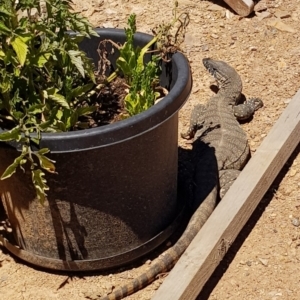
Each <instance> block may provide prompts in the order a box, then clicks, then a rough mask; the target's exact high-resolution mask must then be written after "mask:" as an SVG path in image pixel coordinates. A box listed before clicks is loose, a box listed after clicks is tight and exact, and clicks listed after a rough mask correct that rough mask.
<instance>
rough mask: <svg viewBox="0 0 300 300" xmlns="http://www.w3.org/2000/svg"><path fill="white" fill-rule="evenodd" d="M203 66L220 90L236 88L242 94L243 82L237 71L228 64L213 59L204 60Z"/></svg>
mask: <svg viewBox="0 0 300 300" xmlns="http://www.w3.org/2000/svg"><path fill="white" fill-rule="evenodd" d="M203 65H204V67H205V68H206V69H207V70H208V72H209V73H210V74H211V75H212V76H214V78H215V79H216V81H217V82H218V85H219V88H220V89H221V88H226V87H227V86H229V87H230V89H232V88H236V90H237V91H239V92H241V90H242V80H241V78H240V76H239V74H238V73H237V72H236V70H235V69H234V68H232V67H231V66H229V65H228V64H227V63H226V62H224V61H221V60H214V59H211V58H204V59H203Z"/></svg>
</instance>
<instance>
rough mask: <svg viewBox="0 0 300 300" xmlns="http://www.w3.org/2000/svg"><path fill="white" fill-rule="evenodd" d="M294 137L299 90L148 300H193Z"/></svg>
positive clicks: (298, 130)
mask: <svg viewBox="0 0 300 300" xmlns="http://www.w3.org/2000/svg"><path fill="white" fill-rule="evenodd" d="M299 142H300V90H299V91H298V92H297V94H296V95H295V96H294V97H293V99H292V100H291V101H290V103H289V105H288V106H287V108H286V109H285V110H284V111H283V113H282V115H281V116H280V118H279V119H278V121H277V122H276V123H275V125H274V126H273V127H272V128H271V130H270V132H269V134H268V135H267V136H266V138H265V139H264V140H263V142H262V144H261V145H260V147H259V148H258V149H257V151H256V152H255V154H254V155H253V157H252V158H251V159H250V161H249V162H248V164H247V165H246V167H245V168H244V170H243V171H242V172H241V174H240V175H239V177H238V178H237V179H236V181H235V182H234V184H233V185H232V186H231V188H230V189H229V191H228V192H227V193H226V195H225V197H224V198H223V199H222V201H221V202H220V203H219V205H218V206H217V207H216V209H215V210H214V212H213V213H212V215H211V216H210V218H209V219H208V220H207V222H206V223H205V225H204V226H203V227H202V229H201V230H200V231H199V233H198V234H197V236H196V237H195V239H194V240H193V241H192V243H191V244H190V246H189V247H188V248H187V250H186V251H185V253H184V254H183V255H182V257H181V258H180V260H179V261H178V262H177V264H176V265H175V267H174V268H173V270H172V271H171V272H170V274H169V275H168V277H167V278H166V279H165V280H164V282H163V284H162V285H161V287H160V288H159V289H158V291H157V292H156V293H155V295H154V297H153V298H152V299H153V300H161V299H164V300H177V299H180V300H193V299H195V298H196V297H197V295H198V294H199V293H200V291H201V289H202V288H203V286H204V284H205V283H206V281H207V280H208V279H209V277H210V276H211V274H212V273H213V271H214V270H215V268H216V267H217V265H218V264H219V262H220V261H221V260H222V258H223V257H224V255H225V253H226V252H227V250H228V248H229V247H230V245H231V244H232V243H233V241H234V240H235V238H236V237H237V235H238V234H239V232H240V231H241V229H242V228H243V226H244V225H245V223H246V222H247V221H248V219H249V218H250V216H251V214H252V213H253V211H254V209H255V208H256V207H257V205H258V203H259V202H260V200H261V199H262V197H263V196H264V194H265V193H266V192H267V190H268V188H269V187H270V185H271V184H272V182H273V181H274V179H275V178H276V176H277V175H278V173H279V172H280V170H281V169H282V167H283V165H284V164H285V163H286V161H287V160H288V158H289V156H290V155H291V154H292V152H293V150H294V149H295V148H296V146H297V145H298V144H299Z"/></svg>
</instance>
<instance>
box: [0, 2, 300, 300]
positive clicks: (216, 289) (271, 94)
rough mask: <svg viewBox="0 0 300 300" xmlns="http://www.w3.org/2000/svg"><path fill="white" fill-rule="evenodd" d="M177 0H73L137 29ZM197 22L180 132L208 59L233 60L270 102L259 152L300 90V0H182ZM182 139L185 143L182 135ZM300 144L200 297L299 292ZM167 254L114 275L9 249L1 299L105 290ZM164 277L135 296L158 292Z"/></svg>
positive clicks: (288, 296)
mask: <svg viewBox="0 0 300 300" xmlns="http://www.w3.org/2000/svg"><path fill="white" fill-rule="evenodd" d="M172 5H173V2H172V1H169V0H160V1H146V0H145V1H143V0H135V1H134V0H132V1H129V0H108V1H103V0H86V1H79V0H74V9H75V10H76V11H80V12H82V13H83V15H85V16H87V17H89V19H90V21H91V22H92V23H93V24H94V25H95V26H104V27H118V28H123V27H124V26H125V24H126V20H127V17H128V16H129V14H130V13H133V12H134V13H136V14H137V22H138V30H139V31H144V32H148V33H151V28H153V27H154V25H155V24H158V23H160V22H162V21H164V20H169V19H170V18H171V16H172ZM179 8H180V10H184V11H188V12H189V14H190V18H191V22H190V25H189V27H188V32H187V35H186V39H185V52H186V55H187V56H188V58H189V60H190V63H191V68H192V72H193V78H194V87H193V91H192V94H191V97H190V98H189V100H188V102H187V103H186V105H185V106H184V107H183V108H182V110H181V112H180V124H179V126H180V131H183V130H184V129H186V128H187V124H188V118H189V114H190V111H191V109H192V107H193V106H194V105H195V104H196V103H198V102H203V103H204V102H205V101H207V100H208V99H209V97H210V96H211V95H212V91H211V90H210V88H209V86H210V83H211V77H210V75H209V74H208V73H207V72H206V71H205V69H204V67H203V66H202V62H201V61H202V59H203V58H204V57H212V58H216V59H221V60H224V61H226V62H228V63H230V64H231V65H232V66H233V67H235V68H236V70H237V71H238V72H239V74H240V75H241V77H242V80H243V83H244V94H245V95H246V96H259V97H261V98H262V99H263V101H264V107H263V108H262V109H260V110H259V111H258V112H257V113H256V114H255V116H254V118H253V120H252V121H251V122H249V123H246V124H244V125H243V128H244V130H245V131H246V132H247V134H248V137H249V143H250V146H251V150H252V152H255V150H256V149H257V147H258V146H259V145H260V143H261V141H262V140H263V139H264V137H265V136H266V135H267V134H268V132H269V130H270V128H271V127H272V126H273V124H274V123H275V122H276V120H277V119H278V117H279V116H280V114H281V113H282V111H283V110H284V108H285V107H286V106H287V105H288V103H289V101H290V99H291V98H292V97H293V95H294V94H295V93H296V91H297V90H298V89H299V88H300V63H299V60H300V34H299V32H300V5H299V0H286V1H281V0H274V1H271V0H269V1H268V0H262V1H260V2H259V3H258V5H257V6H256V10H257V12H256V13H253V14H252V15H251V16H250V17H247V18H241V17H239V16H237V15H235V14H234V13H232V11H230V10H229V9H228V7H227V6H226V5H225V4H224V3H223V2H222V1H219V2H213V1H191V0H179ZM179 143H180V145H184V143H185V141H184V140H182V139H180V138H179ZM298 153H299V147H298V148H297V150H296V151H295V152H294V154H293V155H292V157H291V158H290V159H289V161H288V162H287V164H286V165H285V167H284V169H283V170H282V171H281V173H280V174H279V176H278V178H277V179H276V181H275V182H274V184H273V185H272V186H271V188H270V189H269V191H268V192H267V194H266V195H265V197H264V198H263V199H262V201H261V203H260V204H259V206H258V207H257V209H256V211H255V213H254V214H253V216H252V217H251V219H250V220H249V222H248V223H247V225H246V226H245V228H244V229H243V231H242V232H241V233H240V235H239V237H238V238H237V240H236V241H235V243H234V244H233V246H232V247H231V248H230V250H229V251H228V253H227V255H226V257H225V258H224V260H223V261H222V262H221V264H220V266H219V267H218V268H217V270H216V271H215V272H214V274H213V276H212V277H211V279H210V280H209V282H208V283H207V284H206V286H205V288H204V289H203V291H202V292H201V294H200V295H199V298H198V299H201V300H205V299H209V300H215V299H218V300H223V299H231V300H242V299H247V300H296V299H300V289H299V284H300V227H299V226H297V222H296V221H295V220H296V219H297V218H299V217H300V196H299V188H300V183H299V182H300V156H299V154H298ZM157 255H159V253H157V252H156V253H155V254H153V255H152V256H150V257H146V258H144V259H141V260H140V261H138V262H137V263H136V264H135V265H133V266H129V267H128V268H126V269H124V268H122V269H118V270H116V271H113V272H111V273H107V272H106V273H103V272H102V273H101V272H98V273H96V274H93V275H87V276H81V277H78V276H73V277H68V276H67V275H65V274H54V273H51V272H44V271H40V270H37V269H35V268H32V267H30V266H27V265H26V264H24V263H22V262H20V261H19V260H16V259H14V258H13V257H12V256H10V255H9V254H8V253H7V252H6V251H5V250H4V249H3V248H0V295H1V296H0V297H1V299H15V300H19V299H24V300H31V299H32V300H33V299H34V300H38V299H47V300H48V299H61V300H62V299H74V300H79V299H85V296H86V295H88V294H90V293H95V294H105V293H108V292H110V291H111V290H112V289H113V288H114V287H115V286H118V285H120V284H124V283H126V282H127V281H129V280H130V279H131V278H133V277H135V276H136V275H137V274H140V273H142V272H143V271H144V270H145V269H147V268H148V266H149V264H150V263H151V260H152V259H154V258H155V256H157ZM162 281H163V278H160V279H158V280H157V281H155V282H154V283H152V284H151V285H149V286H148V287H146V288H145V289H144V290H142V291H140V292H138V293H136V294H134V295H132V296H130V297H128V298H127V299H128V300H137V299H138V300H146V299H150V298H151V296H152V295H153V294H154V293H155V290H156V289H157V288H158V287H159V285H160V284H161V282H162Z"/></svg>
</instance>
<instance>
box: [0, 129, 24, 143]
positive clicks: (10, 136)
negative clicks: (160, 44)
mask: <svg viewBox="0 0 300 300" xmlns="http://www.w3.org/2000/svg"><path fill="white" fill-rule="evenodd" d="M20 139H21V130H20V127H19V126H17V127H15V128H13V129H11V130H9V131H4V132H2V133H0V141H2V142H8V141H13V140H15V141H17V142H18V141H19V140H20Z"/></svg>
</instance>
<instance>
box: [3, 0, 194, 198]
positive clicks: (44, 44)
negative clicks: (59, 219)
mask: <svg viewBox="0 0 300 300" xmlns="http://www.w3.org/2000/svg"><path fill="white" fill-rule="evenodd" d="M44 2H45V10H42V9H41V6H40V0H19V1H18V3H17V1H16V0H1V2H0V127H1V128H4V129H6V130H5V131H3V132H2V133H0V141H2V142H9V141H16V142H18V143H20V144H21V145H22V151H21V153H20V155H19V156H18V157H17V158H16V159H15V160H14V162H13V163H12V164H11V165H9V166H8V167H7V169H6V170H5V171H4V173H3V174H2V176H1V179H2V180H3V179H6V178H9V177H10V176H12V175H13V174H14V173H15V172H16V169H17V168H18V167H20V168H21V169H22V170H23V171H24V168H25V165H26V167H29V168H30V170H31V174H32V182H33V185H34V187H35V190H36V194H37V198H38V199H39V200H40V201H41V202H42V203H43V202H44V200H45V197H46V196H47V194H46V191H47V190H49V188H48V186H47V182H46V178H45V173H44V170H46V171H48V172H50V173H56V169H55V164H54V163H55V161H53V160H51V159H49V158H48V157H47V156H46V155H47V154H48V153H49V152H50V150H49V149H47V148H43V149H39V143H40V140H41V135H42V133H44V132H62V131H69V130H73V129H75V128H86V127H87V124H85V123H84V122H82V121H80V120H79V118H80V117H81V116H85V115H90V114H92V113H93V112H94V111H95V110H96V107H95V106H94V105H93V102H92V100H91V98H92V96H93V95H94V94H95V93H96V91H97V90H98V91H99V90H100V89H101V88H102V87H103V85H105V84H106V83H108V82H110V81H112V80H113V79H114V78H116V77H117V76H118V75H120V74H121V75H124V77H125V79H126V80H127V83H128V85H129V93H128V94H127V96H126V97H125V106H126V110H127V113H128V115H129V116H132V115H135V114H138V113H140V112H142V111H144V110H146V109H148V108H149V107H150V106H152V105H153V104H154V103H155V100H156V99H157V97H158V96H159V95H160V94H159V93H158V92H157V87H158V74H159V66H158V60H159V59H161V58H162V59H165V57H167V55H168V54H169V53H174V52H176V51H177V50H178V45H179V42H178V37H180V36H182V33H183V32H184V30H185V26H186V25H187V23H188V22H187V21H186V20H188V15H186V14H181V15H179V16H178V17H177V15H176V8H177V6H178V3H177V1H175V8H174V11H173V16H174V19H173V20H172V22H171V23H168V24H162V25H160V26H159V27H158V32H157V33H155V36H154V38H153V39H152V40H151V41H150V42H149V43H148V44H147V45H146V46H145V47H143V48H142V49H140V48H138V47H134V45H133V36H134V34H135V32H136V19H135V15H131V16H130V17H129V19H128V25H129V27H128V28H126V29H125V33H126V42H125V43H124V45H122V46H118V45H116V46H117V47H118V49H119V51H120V57H119V58H118V59H117V61H116V63H117V70H116V71H115V72H114V73H113V74H111V75H110V76H109V77H108V78H107V79H106V80H105V83H104V84H100V85H98V86H97V87H96V86H95V85H96V82H95V75H94V66H93V64H92V62H91V60H90V59H89V58H88V57H87V56H86V54H85V53H84V52H83V51H81V50H80V49H79V47H78V44H79V42H80V41H81V40H82V39H83V38H84V37H90V36H92V35H97V34H96V32H95V31H94V30H93V29H92V27H91V25H90V24H89V22H88V21H87V20H86V19H85V18H83V17H82V16H80V15H79V14H77V13H73V12H71V6H70V5H71V3H72V1H71V0H44ZM33 12H35V15H34V14H33ZM33 15H34V16H33ZM182 16H183V17H184V18H183V21H182V20H181V17H182ZM176 23H179V26H177V29H176V32H175V34H174V35H173V34H172V33H171V30H172V29H173V28H174V25H175V24H176ZM68 30H72V31H75V32H76V33H77V34H76V35H70V34H68V33H67V31H68ZM173 37H174V40H173V39H172V38H173ZM111 42H112V41H111ZM112 43H113V42H112ZM154 43H156V44H157V51H158V53H159V55H152V59H151V61H150V62H148V63H147V64H144V56H145V54H146V53H147V51H148V49H149V48H150V47H151V46H152V45H153V44H154ZM34 146H35V147H34ZM34 149H39V150H34Z"/></svg>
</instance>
